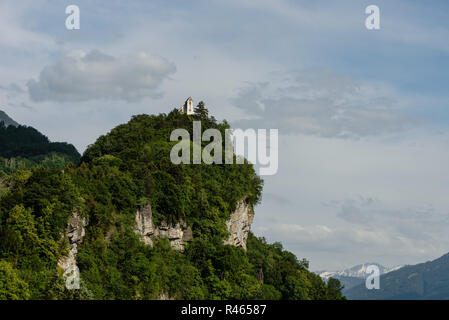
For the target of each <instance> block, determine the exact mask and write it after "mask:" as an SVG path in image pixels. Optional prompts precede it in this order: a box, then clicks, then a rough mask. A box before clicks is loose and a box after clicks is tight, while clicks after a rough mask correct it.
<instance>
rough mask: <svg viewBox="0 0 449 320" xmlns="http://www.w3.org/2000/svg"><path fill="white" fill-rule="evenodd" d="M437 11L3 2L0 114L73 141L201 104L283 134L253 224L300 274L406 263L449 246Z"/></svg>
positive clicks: (445, 109) (402, 5) (447, 44)
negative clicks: (372, 24)
mask: <svg viewBox="0 0 449 320" xmlns="http://www.w3.org/2000/svg"><path fill="white" fill-rule="evenodd" d="M73 4H74V5H77V6H79V8H80V29H79V30H67V29H66V27H65V20H66V18H67V16H68V15H67V14H66V13H65V8H66V7H67V6H68V5H73ZM368 5H377V6H378V7H379V8H380V30H368V29H367V28H366V27H365V19H366V17H367V15H366V14H365V8H366V7H367V6H368ZM448 16H449V3H446V2H444V1H436V0H430V1H410V0H407V1H404V0H396V1H380V0H370V1H360V0H358V1H355V0H354V1H338V2H337V1H319V0H317V1H288V0H277V1H267V0H257V1H256V0H226V1H224V0H223V1H218V0H208V1H180V0H171V1H142V0H134V1H126V2H123V1H117V0H110V1H107V2H106V1H102V2H100V1H87V0H86V1H84V0H83V1H81V0H78V1H75V0H71V1H50V0H33V1H20V2H19V1H10V0H2V1H1V3H0V110H4V111H5V112H6V113H7V114H8V115H9V116H11V117H12V118H13V119H14V120H16V121H17V122H19V123H21V124H26V125H29V126H33V127H35V128H37V129H38V130H40V131H41V132H43V133H44V134H46V135H47V136H48V137H49V138H50V139H51V140H52V141H67V142H70V143H73V144H74V145H75V146H76V147H77V149H78V150H79V151H80V152H81V153H82V152H83V151H84V150H85V148H86V147H87V146H88V145H89V144H91V143H93V142H95V140H96V139H97V138H98V137H99V136H100V135H102V134H105V133H107V132H108V131H109V130H111V129H112V128H114V127H115V126H116V125H118V124H121V123H125V122H127V121H128V120H129V119H130V117H131V116H132V115H135V114H142V113H146V114H157V113H161V112H165V113H167V112H169V111H171V110H172V109H173V108H174V107H179V106H180V105H181V104H182V103H183V102H184V101H185V99H186V98H187V97H189V96H191V97H192V98H193V99H194V101H196V102H197V101H200V100H203V101H204V102H205V103H206V107H207V108H208V109H209V111H210V113H211V114H212V115H214V116H215V117H216V118H217V119H219V120H222V119H227V120H228V121H229V122H230V123H231V124H232V126H233V127H234V128H255V129H257V128H261V129H278V130H279V170H278V172H277V174H275V175H272V176H265V177H263V178H264V181H265V186H264V193H263V199H262V203H261V204H260V205H258V206H257V207H256V208H255V212H256V216H255V221H254V224H253V226H252V230H253V232H254V233H255V234H256V235H258V236H264V237H265V238H266V239H267V240H268V241H270V242H273V241H280V242H282V243H283V245H284V247H285V248H286V249H288V250H290V251H292V252H294V253H295V254H296V255H297V256H298V258H307V259H308V260H310V267H311V269H312V270H336V269H341V268H346V267H350V266H353V265H356V264H360V263H365V262H377V263H380V264H382V265H385V266H387V267H391V266H396V265H402V264H416V263H420V262H425V261H427V260H431V259H435V258H437V257H439V256H441V255H442V254H445V253H447V252H449V232H448V231H449V197H448V196H447V190H449V179H448V177H449V166H448V165H447V163H448V160H449V148H448V146H449V90H447V89H448V84H449V72H448V71H449V59H448V58H449V41H448V39H449V20H448V19H447V17H448Z"/></svg>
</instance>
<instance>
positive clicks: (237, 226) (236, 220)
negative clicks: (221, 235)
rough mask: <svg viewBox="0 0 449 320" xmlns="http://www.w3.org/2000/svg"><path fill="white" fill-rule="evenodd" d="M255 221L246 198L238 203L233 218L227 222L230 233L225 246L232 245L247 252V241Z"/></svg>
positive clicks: (232, 214)
mask: <svg viewBox="0 0 449 320" xmlns="http://www.w3.org/2000/svg"><path fill="white" fill-rule="evenodd" d="M253 220H254V211H253V209H252V207H251V205H250V204H248V203H247V202H246V198H243V199H241V200H240V201H239V202H238V203H237V207H236V209H235V211H234V212H233V213H231V217H230V218H229V220H227V221H226V227H227V228H228V231H229V233H230V235H229V238H228V239H227V240H225V241H224V244H230V245H233V246H236V247H242V248H243V249H245V250H246V240H247V239H248V233H249V231H250V229H251V224H252V223H253Z"/></svg>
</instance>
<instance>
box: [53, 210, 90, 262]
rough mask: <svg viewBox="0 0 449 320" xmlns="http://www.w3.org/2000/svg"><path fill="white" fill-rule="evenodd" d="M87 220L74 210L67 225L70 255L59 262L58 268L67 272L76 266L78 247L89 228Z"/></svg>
mask: <svg viewBox="0 0 449 320" xmlns="http://www.w3.org/2000/svg"><path fill="white" fill-rule="evenodd" d="M87 223H88V221H87V218H82V217H81V216H80V214H79V213H78V210H76V209H75V210H74V211H73V213H72V215H71V216H70V217H69V221H68V223H67V239H68V241H69V245H70V248H69V253H68V254H67V255H66V256H64V257H62V258H61V259H60V260H59V261H58V266H59V267H60V268H62V269H63V270H67V269H68V268H69V267H70V266H76V255H77V253H78V245H79V244H80V243H81V242H82V241H83V238H84V235H85V234H86V231H85V229H84V227H85V226H87Z"/></svg>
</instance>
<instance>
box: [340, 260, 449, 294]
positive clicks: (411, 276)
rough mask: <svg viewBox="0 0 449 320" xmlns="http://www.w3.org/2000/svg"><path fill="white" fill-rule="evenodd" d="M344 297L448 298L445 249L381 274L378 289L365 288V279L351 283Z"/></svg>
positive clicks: (448, 276)
mask: <svg viewBox="0 0 449 320" xmlns="http://www.w3.org/2000/svg"><path fill="white" fill-rule="evenodd" d="M347 297H348V298H349V299H355V300H404V299H405V300H409V299H413V300H448V299H449V253H447V254H445V255H443V256H442V257H440V258H438V259H435V260H433V261H428V262H425V263H420V264H416V265H407V266H404V267H402V268H400V269H398V270H396V271H392V272H389V273H386V274H384V275H381V277H380V289H378V290H368V289H366V287H365V283H363V284H361V285H358V286H355V287H353V288H351V289H349V290H348V291H347Z"/></svg>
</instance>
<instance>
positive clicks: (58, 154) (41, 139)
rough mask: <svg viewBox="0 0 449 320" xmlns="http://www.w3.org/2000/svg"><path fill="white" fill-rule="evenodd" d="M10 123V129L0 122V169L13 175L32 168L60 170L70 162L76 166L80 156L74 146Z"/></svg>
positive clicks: (32, 129) (29, 128)
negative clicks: (53, 140)
mask: <svg viewBox="0 0 449 320" xmlns="http://www.w3.org/2000/svg"><path fill="white" fill-rule="evenodd" d="M0 116H1V114H0ZM8 118H9V117H8ZM9 119H10V118H9ZM11 121H12V123H13V124H12V125H9V126H8V125H5V123H4V122H1V121H0V170H3V171H5V172H6V173H13V172H14V171H16V170H17V169H19V168H32V167H35V166H44V167H46V168H53V169H63V168H64V167H65V166H66V165H67V164H68V163H69V162H73V163H78V161H79V159H80V154H79V153H78V151H77V150H76V149H75V147H74V146H73V145H71V144H68V143H65V142H50V141H49V139H48V138H47V137H46V136H44V135H43V134H42V133H40V132H39V131H37V130H36V129H34V128H32V127H27V126H22V125H19V124H17V123H16V122H15V121H14V120H12V119H10V120H9V123H11ZM14 123H15V124H16V125H14Z"/></svg>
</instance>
